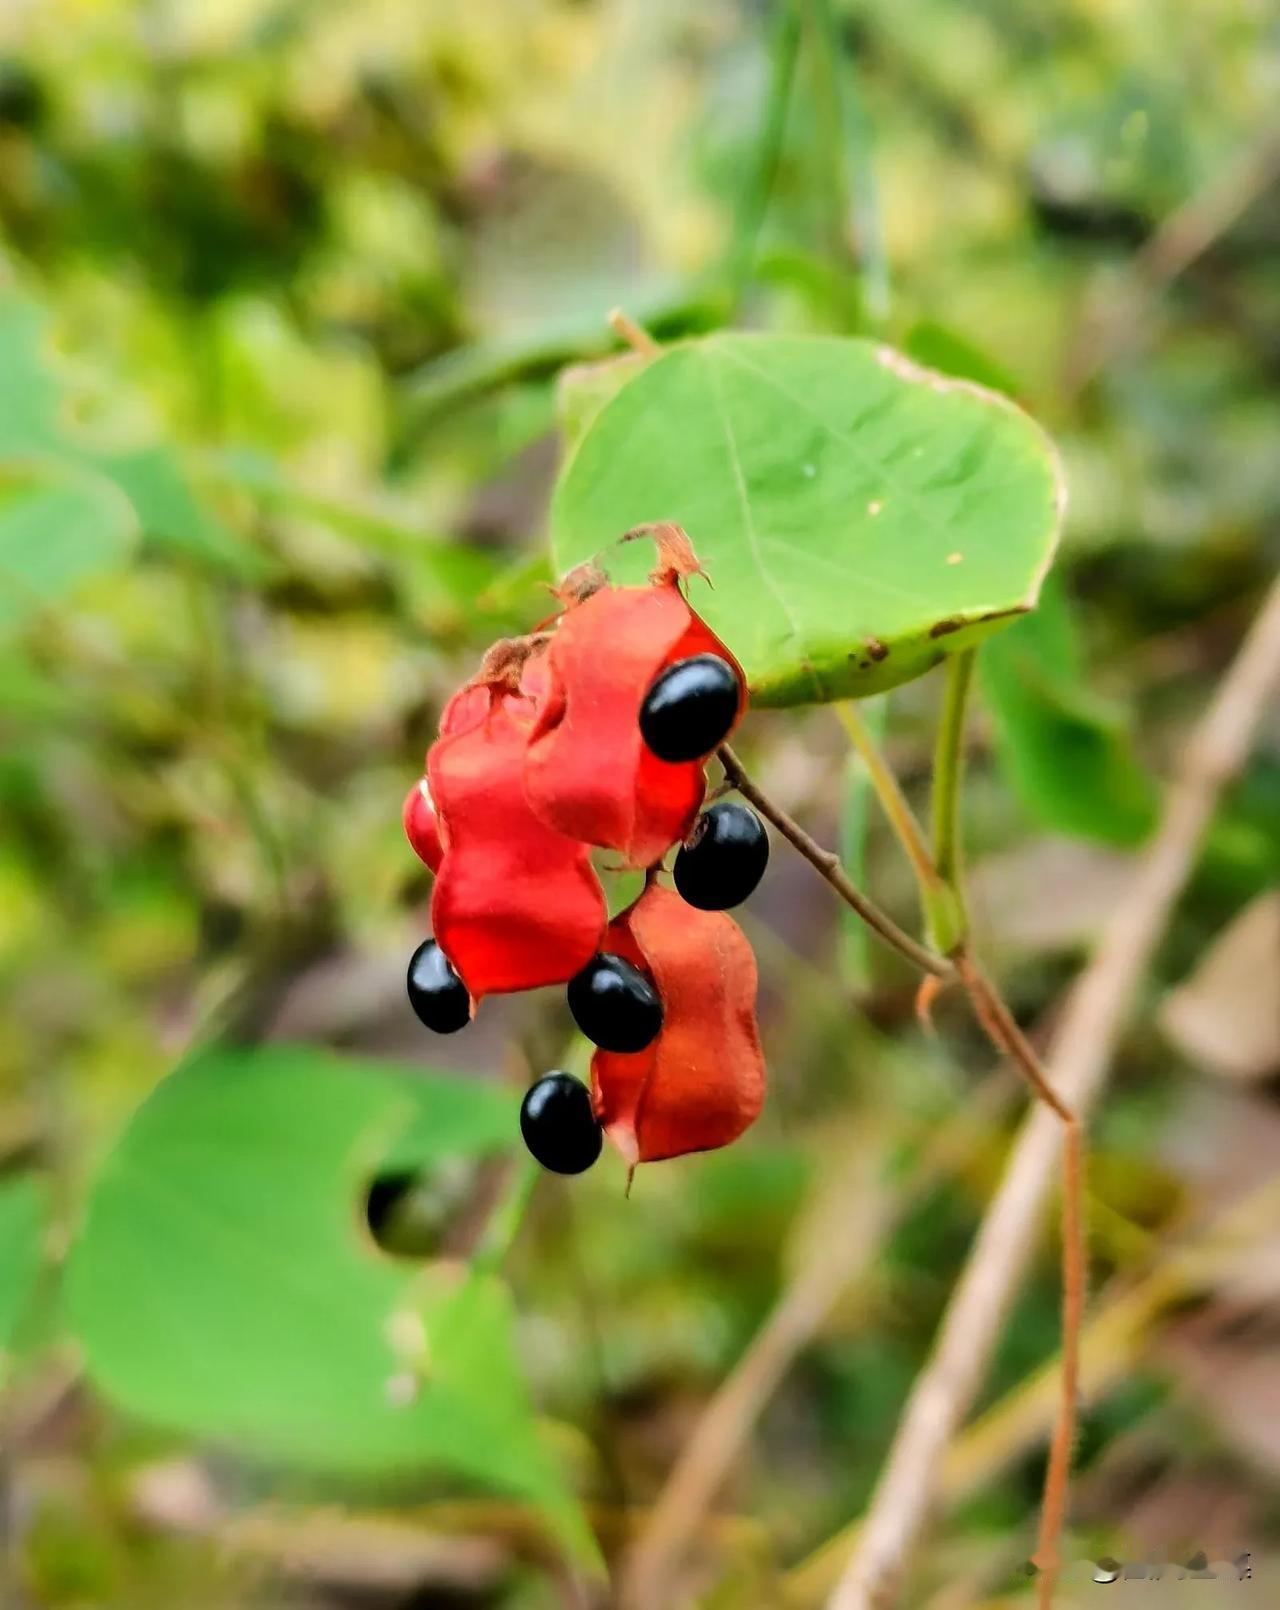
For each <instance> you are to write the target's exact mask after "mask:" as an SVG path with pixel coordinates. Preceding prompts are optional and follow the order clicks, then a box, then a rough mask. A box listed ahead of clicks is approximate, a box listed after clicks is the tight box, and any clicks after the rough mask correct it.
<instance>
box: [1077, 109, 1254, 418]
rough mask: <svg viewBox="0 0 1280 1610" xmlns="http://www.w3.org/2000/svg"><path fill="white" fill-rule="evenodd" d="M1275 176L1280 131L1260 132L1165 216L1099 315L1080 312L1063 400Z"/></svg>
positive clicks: (1125, 340) (1131, 338)
mask: <svg viewBox="0 0 1280 1610" xmlns="http://www.w3.org/2000/svg"><path fill="white" fill-rule="evenodd" d="M1278 174H1280V128H1277V127H1276V126H1274V125H1273V126H1272V127H1270V128H1268V129H1265V130H1264V131H1263V133H1262V134H1261V135H1260V137H1259V138H1258V139H1257V140H1255V141H1254V142H1253V143H1252V144H1251V145H1250V146H1249V147H1248V149H1246V150H1245V151H1243V152H1242V153H1241V154H1239V155H1238V156H1237V157H1236V158H1235V159H1234V160H1233V161H1232V162H1231V163H1229V164H1228V165H1227V167H1225V168H1224V169H1222V171H1221V172H1219V173H1217V174H1215V175H1214V177H1213V178H1212V179H1211V180H1210V181H1209V183H1208V184H1207V185H1205V187H1204V188H1203V189H1202V190H1199V191H1197V192H1196V194H1195V195H1193V196H1191V197H1190V198H1189V199H1188V200H1187V201H1185V202H1183V204H1182V205H1181V206H1180V207H1178V208H1176V209H1175V210H1174V211H1173V212H1171V213H1170V214H1169V215H1168V217H1167V218H1165V219H1164V220H1163V222H1162V223H1161V224H1160V226H1159V228H1158V229H1156V231H1155V232H1154V233H1153V234H1152V236H1151V237H1150V239H1149V240H1147V241H1146V243H1145V244H1144V245H1143V247H1142V249H1141V250H1140V251H1139V252H1138V253H1137V254H1136V255H1135V256H1134V257H1133V259H1132V261H1131V262H1130V263H1129V265H1128V267H1127V272H1126V279H1125V283H1124V284H1123V285H1121V286H1120V287H1119V288H1118V289H1117V287H1115V286H1111V287H1109V288H1107V289H1106V290H1105V292H1104V293H1100V294H1105V295H1106V296H1107V303H1108V305H1107V307H1106V309H1105V311H1104V310H1103V309H1101V308H1100V307H1099V305H1098V301H1097V299H1096V298H1093V299H1090V300H1089V301H1088V302H1087V303H1086V306H1085V314H1084V318H1083V319H1082V321H1081V328H1080V333H1079V336H1078V338H1077V341H1076V343H1075V345H1074V346H1073V347H1072V348H1071V349H1070V351H1069V353H1068V358H1067V365H1066V372H1065V374H1064V376H1063V383H1062V386H1061V388H1060V389H1061V393H1062V396H1063V397H1064V398H1065V399H1066V400H1067V401H1070V400H1071V399H1072V398H1074V397H1076V396H1078V395H1079V393H1080V392H1081V391H1082V390H1083V389H1084V388H1085V386H1087V385H1088V384H1089V382H1090V381H1091V380H1093V379H1094V377H1095V376H1096V375H1097V374H1098V373H1099V372H1100V371H1101V370H1102V369H1103V368H1104V367H1105V365H1106V364H1107V363H1108V362H1109V361H1110V359H1112V358H1113V357H1115V355H1116V354H1117V352H1119V351H1122V350H1123V349H1125V348H1126V347H1130V346H1132V345H1133V343H1134V342H1135V341H1136V340H1137V339H1138V337H1139V335H1140V334H1141V331H1142V329H1143V328H1144V326H1145V324H1146V318H1145V314H1146V311H1147V307H1148V304H1149V303H1150V302H1151V301H1152V299H1153V298H1154V297H1156V296H1158V295H1159V293H1160V292H1161V291H1162V290H1164V288H1165V287H1166V286H1167V285H1169V284H1170V283H1171V282H1172V281H1173V280H1175V279H1177V277H1178V276H1179V275H1180V274H1181V273H1183V272H1184V271H1185V270H1186V269H1187V268H1189V267H1190V266H1191V264H1192V263H1194V262H1195V261H1196V259H1197V258H1199V257H1201V256H1203V254H1204V253H1205V252H1206V251H1208V250H1209V248H1210V247H1211V246H1212V245H1213V244H1214V242H1215V241H1217V240H1218V239H1220V237H1221V236H1222V235H1224V234H1226V232H1227V231H1228V230H1229V229H1230V228H1231V227H1232V226H1233V225H1234V224H1235V223H1236V222H1237V221H1238V220H1239V219H1240V217H1241V216H1242V214H1244V213H1245V212H1247V211H1248V209H1249V208H1250V207H1251V206H1252V205H1253V204H1254V202H1256V201H1257V200H1258V199H1259V197H1260V196H1262V195H1264V194H1265V193H1266V191H1267V190H1269V189H1270V188H1271V186H1272V185H1273V184H1274V183H1275V182H1276V177H1277V175H1278Z"/></svg>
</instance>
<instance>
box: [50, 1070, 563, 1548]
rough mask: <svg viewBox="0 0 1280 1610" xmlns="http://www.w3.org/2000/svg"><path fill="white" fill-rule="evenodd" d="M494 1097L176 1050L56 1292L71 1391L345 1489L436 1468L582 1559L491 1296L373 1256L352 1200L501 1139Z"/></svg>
mask: <svg viewBox="0 0 1280 1610" xmlns="http://www.w3.org/2000/svg"><path fill="white" fill-rule="evenodd" d="M514 1125H515V1114H514V1111H513V1105H512V1100H511V1097H510V1094H509V1093H507V1092H504V1091H502V1090H499V1089H496V1088H494V1087H493V1086H486V1085H483V1084H479V1083H476V1082H475V1081H464V1080H461V1079H451V1078H448V1077H445V1076H434V1077H426V1076H424V1075H422V1074H420V1073H407V1072H406V1073H398V1072H397V1071H396V1070H395V1069H390V1068H388V1067H387V1066H386V1065H385V1064H377V1063H375V1064H356V1063H352V1062H346V1061H339V1060H338V1059H337V1058H335V1057H331V1056H327V1055H324V1054H322V1053H320V1052H316V1051H313V1050H307V1049H304V1048H301V1047H298V1048H289V1047H270V1048H264V1049H260V1050H257V1051H253V1052H244V1051H241V1052H234V1051H226V1050H215V1051H210V1052H206V1053H204V1054H202V1055H199V1056H197V1057H196V1058H194V1059H193V1060H192V1061H190V1062H189V1063H187V1064H186V1065H185V1066H183V1067H182V1068H180V1069H179V1070H178V1071H177V1072H176V1073H174V1074H173V1075H171V1077H170V1078H168V1079H166V1080H165V1081H164V1082H163V1084H161V1085H160V1086H159V1087H158V1088H157V1089H156V1090H155V1091H154V1093H153V1094H152V1095H151V1096H150V1098H149V1099H148V1100H147V1101H146V1102H145V1103H144V1104H143V1105H142V1107H141V1108H140V1109H139V1110H138V1112H137V1113H136V1114H135V1116H134V1118H133V1120H132V1122H131V1123H130V1125H129V1128H128V1129H127V1130H126V1132H125V1134H124V1136H123V1138H122V1139H121V1141H120V1143H119V1145H118V1146H117V1148H116V1150H115V1152H114V1153H113V1154H112V1155H111V1156H110V1157H109V1158H108V1160H107V1162H106V1164H105V1166H104V1167H103V1169H102V1172H101V1174H100V1176H99V1178H98V1180H97V1181H96V1183H95V1186H94V1188H93V1191H92V1193H91V1196H90V1199H89V1204H88V1211H87V1215H86V1219H85V1223H84V1226H83V1228H82V1230H81V1232H80V1235H79V1237H78V1239H77V1241H76V1244H75V1246H74V1248H73V1250H72V1253H71V1257H70V1261H69V1265H68V1269H67V1277H66V1302H67V1311H68V1314H69V1316H70V1322H71V1328H72V1330H73V1332H74V1333H75V1335H76V1336H77V1337H78V1339H79V1341H80V1343H81V1345H82V1347H83V1349H84V1354H85V1363H86V1368H87V1371H88V1374H89V1377H90V1379H91V1380H92V1381H93V1382H94V1384H95V1385H96V1386H97V1387H98V1389H99V1390H100V1391H101V1392H102V1393H103V1394H104V1395H105V1396H106V1397H108V1398H110V1399H111V1400H112V1401H113V1402H115V1403H117V1404H119V1405H120V1406H121V1407H122V1408H124V1409H126V1410H127V1411H129V1412H131V1413H133V1414H135V1415H137V1416H138V1417H140V1418H142V1419H145V1420H147V1421H150V1422H153V1423H157V1424H160V1425H164V1426H167V1427H171V1428H173V1429H175V1430H179V1431H183V1432H185V1433H187V1434H188V1435H194V1436H198V1437H205V1438H208V1439H210V1440H216V1441H219V1442H226V1441H234V1442H235V1443H237V1444H238V1445H240V1446H242V1447H244V1448H246V1449H248V1450H250V1451H255V1452H257V1453H258V1454H260V1455H262V1456H265V1457H266V1458H269V1459H272V1460H277V1461H280V1462H283V1463H286V1464H293V1465H299V1466H304V1467H306V1468H308V1469H314V1470H320V1471H326V1472H331V1473H335V1474H341V1475H347V1476H351V1477H362V1476H363V1477H370V1476H382V1477H385V1476H394V1475H396V1474H398V1473H406V1472H413V1471H420V1470H426V1469H437V1470H439V1469H443V1470H447V1471H450V1472H452V1473H454V1474H456V1475H458V1476H461V1477H464V1478H466V1479H468V1480H471V1481H475V1482H479V1483H482V1484H485V1485H487V1486H490V1487H494V1488H497V1489H499V1490H502V1491H506V1492H508V1493H513V1494H516V1495H517V1496H519V1497H521V1498H524V1499H526V1500H528V1501H529V1502H531V1503H533V1504H536V1505H537V1506H539V1507H540V1508H541V1509H542V1510H543V1511H544V1512H545V1513H546V1514H547V1515H548V1517H549V1518H550V1519H551V1520H552V1522H553V1524H554V1525H555V1527H556V1530H557V1531H558V1533H559V1535H560V1536H561V1538H562V1539H564V1540H565V1541H566V1543H568V1545H569V1546H570V1547H571V1548H573V1549H574V1551H575V1552H576V1553H578V1554H579V1556H581V1557H583V1558H591V1557H593V1555H594V1545H593V1543H592V1541H591V1538H590V1534H589V1533H588V1532H587V1529H586V1527H585V1524H584V1523H583V1521H582V1518H581V1515H580V1513H579V1511H578V1509H577V1506H576V1504H575V1503H574V1501H573V1500H572V1498H571V1496H570V1495H569V1493H568V1492H567V1490H566V1489H565V1487H564V1486H563V1485H562V1483H561V1481H560V1479H559V1476H558V1474H557V1472H556V1470H555V1468H554V1466H553V1464H552V1462H551V1460H550V1459H549V1457H548V1455H547V1453H546V1450H545V1449H544V1448H543V1446H542V1444H541V1442H540V1440H539V1438H538V1436H537V1432H536V1426H535V1423H534V1420H533V1418H532V1414H531V1411H530V1407H529V1404H528V1400H527V1397H526V1394H525V1390H524V1385H523V1381H522V1377H521V1374H520V1371H519V1367H518V1364H517V1360H516V1356H515V1347H514V1339H513V1334H512V1324H513V1315H512V1310H511V1303H510V1299H509V1296H508V1293H507V1291H506V1289H505V1287H504V1286H502V1284H501V1283H500V1282H498V1281H497V1280H496V1279H494V1278H493V1277H492V1276H488V1275H482V1274H477V1273H471V1274H468V1273H465V1272H463V1271H460V1270H459V1269H458V1268H457V1266H456V1265H435V1266H432V1265H426V1266H423V1265H415V1264H409V1263H401V1262H396V1261H394V1260H392V1259H391V1258H388V1257H387V1256H386V1255H384V1254H383V1253H382V1252H380V1251H379V1250H378V1248H377V1247H376V1246H375V1245H374V1243H373V1241H372V1239H371V1238H370V1236H369V1234H368V1232H367V1230H366V1228H365V1225H364V1217H363V1211H362V1200H363V1198H362V1192H363V1188H364V1187H365V1186H366V1185H367V1184H368V1182H369V1180H370V1178H371V1177H372V1176H373V1175H374V1174H375V1173H377V1172H379V1171H380V1170H381V1169H382V1168H384V1167H386V1166H387V1165H388V1164H390V1165H392V1166H394V1167H395V1168H396V1169H404V1168H406V1167H409V1166H414V1167H416V1168H423V1167H425V1166H427V1165H431V1164H438V1163H443V1162H446V1161H447V1160H449V1159H458V1158H464V1159H465V1158H468V1157H471V1158H474V1157H478V1156H482V1155H485V1154H491V1153H493V1152H495V1151H497V1150H500V1149H502V1148H504V1147H505V1146H507V1145H509V1143H510V1140H511V1136H512V1133H513V1128H514Z"/></svg>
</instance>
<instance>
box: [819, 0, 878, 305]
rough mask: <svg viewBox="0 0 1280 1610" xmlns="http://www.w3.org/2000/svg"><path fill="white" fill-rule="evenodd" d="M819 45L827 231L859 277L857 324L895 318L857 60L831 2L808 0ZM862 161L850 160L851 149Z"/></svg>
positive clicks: (833, 248)
mask: <svg viewBox="0 0 1280 1610" xmlns="http://www.w3.org/2000/svg"><path fill="white" fill-rule="evenodd" d="M805 4H806V7H807V11H808V15H809V21H810V24H811V27H812V34H813V43H814V51H813V58H814V101H815V104H816V110H817V115H818V118H819V127H820V130H821V136H822V144H823V147H824V150H825V151H826V154H827V177H826V192H827V234H828V249H829V252H830V256H831V261H832V262H833V263H834V264H835V265H836V266H837V268H843V267H846V266H847V267H854V268H856V270H857V275H858V306H857V308H856V310H854V311H856V313H857V322H858V323H859V324H864V325H865V324H870V325H872V326H873V327H877V328H878V327H880V326H883V324H884V323H885V321H886V320H887V318H888V316H889V267H888V259H887V257H886V255H885V250H884V237H883V234H882V231H881V228H880V208H879V200H878V197H877V195H876V187H875V178H874V174H873V171H872V167H871V161H870V147H871V131H870V126H869V123H868V120H867V117H866V114H865V113H864V111H863V109H862V106H861V102H860V100H859V97H858V94H857V83H856V75H855V70H854V66H853V64H852V63H851V62H850V61H848V59H847V57H846V55H845V52H844V51H843V50H842V49H841V42H840V33H839V29H838V28H837V26H836V19H835V15H834V13H833V11H832V8H831V0H805ZM850 151H852V152H853V153H854V154H855V157H856V159H857V160H856V161H855V162H854V163H853V164H852V166H851V165H850V163H849V160H848V156H849V152H850Z"/></svg>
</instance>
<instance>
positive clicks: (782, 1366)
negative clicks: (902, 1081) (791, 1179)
mask: <svg viewBox="0 0 1280 1610" xmlns="http://www.w3.org/2000/svg"><path fill="white" fill-rule="evenodd" d="M1008 1094H1009V1086H1008V1084H1007V1082H1006V1081H1005V1080H1003V1079H996V1078H992V1079H989V1080H988V1081H987V1082H986V1083H985V1084H983V1085H982V1086H980V1087H979V1088H978V1089H977V1090H975V1091H973V1092H971V1093H970V1095H969V1096H968V1097H967V1098H966V1101H965V1105H964V1107H963V1109H962V1110H961V1111H959V1112H957V1113H955V1114H953V1115H952V1117H951V1118H950V1119H949V1120H948V1122H947V1123H945V1124H941V1125H934V1126H931V1129H930V1132H929V1134H928V1135H927V1137H925V1138H924V1140H923V1144H922V1148H921V1151H920V1155H919V1157H918V1159H917V1160H916V1162H915V1164H914V1166H913V1167H912V1169H911V1172H910V1174H909V1176H908V1178H907V1179H906V1180H905V1181H904V1182H903V1183H902V1185H901V1187H900V1188H899V1190H898V1192H897V1195H896V1199H895V1200H893V1201H892V1202H887V1201H886V1200H885V1199H884V1193H883V1188H882V1187H881V1186H880V1185H879V1184H878V1182H877V1181H876V1180H875V1178H874V1177H873V1176H869V1175H868V1173H867V1170H866V1169H865V1168H863V1167H856V1168H855V1170H854V1173H853V1177H852V1178H846V1179H844V1180H843V1181H841V1183H840V1185H839V1187H838V1191H839V1201H838V1204H837V1211H835V1212H833V1213H832V1214H831V1217H832V1218H834V1219H837V1220H838V1222H840V1223H841V1224H843V1225H846V1226H847V1227H848V1230H849V1233H847V1234H845V1235H843V1236H842V1237H841V1238H840V1239H839V1241H838V1243H837V1244H835V1245H832V1244H831V1242H830V1241H829V1239H827V1238H825V1237H824V1238H823V1239H822V1242H821V1246H820V1247H818V1248H815V1252H814V1256H813V1257H812V1258H810V1259H809V1260H808V1261H807V1262H806V1263H805V1264H804V1265H803V1266H802V1267H801V1268H800V1269H798V1270H797V1271H796V1273H795V1274H794V1275H793V1276H792V1278H791V1279H790V1280H789V1281H788V1283H787V1284H786V1286H785V1287H784V1288H783V1290H782V1291H781V1292H780V1293H779V1296H778V1300H777V1302H776V1303H775V1304H774V1306H773V1308H772V1309H771V1310H770V1312H769V1315H768V1317H767V1318H766V1319H765V1321H764V1324H763V1325H761V1327H760V1329H759V1330H758V1331H757V1332H756V1334H755V1336H754V1337H753V1338H752V1341H751V1345H750V1346H749V1347H748V1348H747V1350H746V1352H745V1353H743V1355H742V1357H741V1358H740V1359H739V1360H738V1362H737V1363H736V1364H735V1365H734V1367H733V1370H732V1371H731V1372H730V1374H729V1375H728V1376H727V1377H726V1378H725V1380H724V1381H722V1382H721V1383H720V1385H719V1386H718V1387H717V1388H716V1390H715V1392H714V1393H713V1394H712V1397H711V1399H710V1401H709V1402H708V1403H707V1405H706V1407H705V1408H704V1409H703V1411H702V1413H701V1414H700V1415H699V1417H698V1420H697V1423H696V1425H695V1426H694V1428H693V1431H692V1433H691V1434H690V1436H689V1438H688V1440H687V1441H686V1442H685V1444H684V1446H683V1447H682V1448H681V1450H680V1455H679V1458H678V1459H677V1460H676V1463H675V1465H674V1466H673V1468H672V1470H671V1472H670V1474H669V1475H668V1477H667V1479H666V1481H665V1483H664V1484H663V1487H662V1490H661V1492H660V1493H659V1494H658V1497H657V1499H656V1500H655V1501H654V1503H653V1505H652V1506H651V1507H650V1509H649V1511H648V1513H647V1515H646V1516H645V1519H644V1523H643V1525H642V1526H641V1527H640V1528H639V1530H638V1532H637V1535H636V1539H635V1542H634V1544H633V1545H632V1547H631V1548H630V1550H629V1551H628V1552H627V1554H626V1555H625V1556H624V1558H623V1563H622V1566H621V1571H620V1577H619V1589H618V1602H619V1605H620V1606H621V1607H622V1610H649V1607H650V1606H654V1605H666V1604H670V1603H671V1602H672V1601H673V1593H672V1581H673V1578H674V1576H675V1573H676V1570H677V1569H678V1567H679V1565H680V1562H681V1559H682V1558H683V1556H684V1554H685V1552H686V1551H687V1550H688V1549H689V1547H690V1546H691V1544H692V1543H693V1540H694V1539H695V1537H697V1536H698V1534H699V1532H700V1531H701V1530H703V1529H704V1528H705V1526H706V1524H707V1514H708V1511H709V1510H710V1509H711V1506H712V1504H713V1503H714V1502H715V1498H716V1495H717V1493H718V1492H719V1491H720V1489H721V1488H722V1487H723V1485H724V1483H725V1482H726V1480H727V1479H728V1477H729V1474H730V1472H731V1471H732V1470H733V1468H734V1465H735V1464H736V1462H737V1460H738V1459H739V1458H740V1457H741V1454H742V1449H743V1447H744V1445H745V1444H746V1442H747V1439H748V1438H749V1437H750V1435H751V1432H752V1429H753V1428H754V1426H755V1424H756V1421H757V1420H758V1419H759V1417H760V1414H761V1412H762V1411H763V1409H764V1407H765V1405H766V1403H768V1401H769V1399H770V1398H771V1397H772V1396H773V1394H774V1392H775V1391H776V1390H777V1388H778V1385H779V1383H780V1382H781V1381H782V1380H783V1378H784V1377H785V1375H786V1373H787V1371H788V1370H789V1369H790V1367H791V1364H792V1362H793V1361H794V1359H795V1357H796V1355H797V1354H798V1353H799V1352H801V1350H802V1349H803V1348H805V1347H806V1346H808V1344H809V1342H810V1341H811V1340H812V1339H813V1336H814V1335H815V1333H816V1332H817V1331H818V1330H819V1329H820V1327H821V1326H822V1324H823V1322H824V1321H825V1319H826V1317H827V1315H828V1314H829V1313H830V1312H831V1310H832V1308H833V1307H834V1306H835V1303H836V1301H837V1300H838V1299H839V1297H840V1296H841V1294H842V1293H843V1292H845V1291H847V1290H848V1289H849V1287H850V1286H851V1285H852V1284H853V1283H854V1281H855V1280H856V1279H857V1278H858V1277H859V1275H860V1274H861V1273H862V1272H863V1271H864V1270H866V1269H867V1268H868V1267H869V1266H870V1265H871V1263H872V1262H873V1260H874V1259H875V1257H876V1255H877V1253H878V1251H879V1249H880V1248H881V1247H882V1246H883V1245H884V1241H885V1237H886V1235H887V1234H888V1233H889V1232H890V1231H891V1230H892V1228H893V1226H894V1225H895V1224H896V1223H897V1222H899V1220H900V1219H901V1216H902V1214H903V1213H904V1212H905V1211H906V1210H907V1209H908V1208H909V1207H910V1205H911V1204H912V1203H914V1202H918V1201H919V1200H920V1198H921V1196H922V1195H923V1194H924V1193H925V1192H926V1191H927V1190H929V1189H930V1188H932V1186H933V1185H935V1184H936V1183H937V1181H938V1180H940V1179H942V1178H944V1177H946V1176H947V1175H948V1174H954V1173H956V1172H957V1171H958V1170H959V1169H960V1168H961V1167H962V1166H963V1164H964V1163H965V1161H966V1160H967V1159H969V1158H971V1157H972V1156H973V1155H974V1152H975V1149H976V1148H977V1147H978V1146H979V1145H981V1144H984V1143H985V1138H986V1137H988V1136H989V1134H990V1126H991V1124H992V1123H993V1122H994V1121H995V1119H996V1117H997V1115H998V1114H999V1112H1000V1111H1001V1108H1002V1106H1003V1105H1004V1103H1005V1102H1006V1101H1007V1098H1008Z"/></svg>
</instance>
